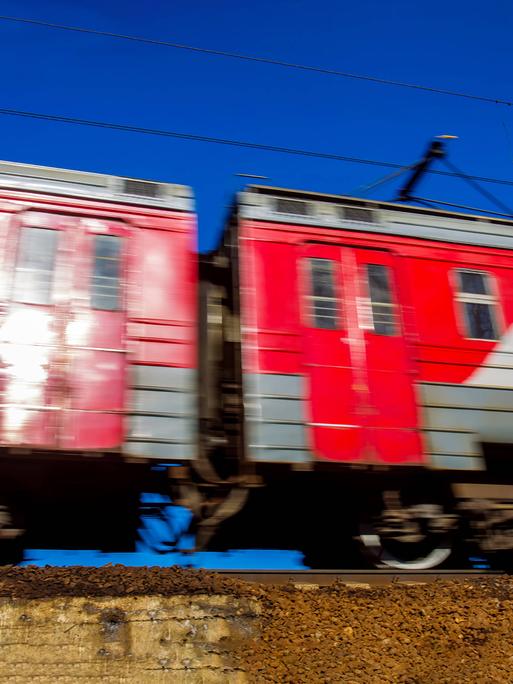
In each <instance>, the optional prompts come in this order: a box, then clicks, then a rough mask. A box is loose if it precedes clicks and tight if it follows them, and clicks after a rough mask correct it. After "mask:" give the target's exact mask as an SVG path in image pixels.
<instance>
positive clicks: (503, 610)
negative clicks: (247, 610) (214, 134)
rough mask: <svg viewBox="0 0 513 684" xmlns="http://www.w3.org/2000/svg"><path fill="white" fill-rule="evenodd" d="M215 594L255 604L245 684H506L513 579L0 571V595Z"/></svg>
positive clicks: (239, 650)
mask: <svg viewBox="0 0 513 684" xmlns="http://www.w3.org/2000/svg"><path fill="white" fill-rule="evenodd" d="M159 594H160V595H167V596H170V595H191V594H193V595H194V594H203V595H204V594H215V595H233V596H235V597H237V598H239V597H248V598H251V599H255V600H256V601H258V603H259V605H260V606H261V613H260V616H259V617H258V629H257V630H256V631H255V632H254V633H253V635H249V634H248V639H247V640H246V641H243V642H242V644H239V645H238V646H237V647H236V648H235V651H234V653H233V658H234V662H235V663H237V665H238V667H240V668H241V669H242V670H244V671H245V672H247V674H248V681H249V682H256V683H258V682H273V683H274V682H288V683H290V684H302V683H304V684H316V683H317V682H319V683H324V682H326V683H327V682H344V683H345V684H368V683H369V684H382V683H383V684H386V683H389V682H390V683H394V682H400V683H403V684H467V683H470V684H492V683H497V684H499V683H501V684H512V683H513V579H510V578H508V577H493V578H490V579H482V578H479V579H477V578H476V579H469V580H468V581H458V582H455V581H441V582H435V583H432V584H426V585H418V584H417V585H415V586H408V585H398V584H393V585H390V586H387V587H374V588H358V587H348V586H347V585H346V584H343V583H335V584H333V585H331V586H328V587H319V588H306V589H305V588H298V587H295V586H293V585H291V586H279V587H273V586H264V585H259V584H250V583H246V582H241V581H239V580H236V579H230V578H227V577H222V576H217V575H215V574H212V573H207V572H203V571H193V570H186V569H181V568H171V569H164V568H124V567H122V566H113V567H103V568H3V569H0V596H4V597H8V596H13V597H23V598H29V597H48V596H61V595H63V596H84V597H85V596H96V597H98V596H124V595H133V596H143V595H159Z"/></svg>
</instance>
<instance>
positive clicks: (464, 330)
mask: <svg viewBox="0 0 513 684" xmlns="http://www.w3.org/2000/svg"><path fill="white" fill-rule="evenodd" d="M460 273H474V274H477V275H481V276H483V277H484V284H485V289H486V290H487V291H488V292H487V294H473V293H471V292H462V291H461V287H462V284H461V278H460ZM451 280H452V286H453V288H452V289H453V292H454V303H455V307H456V321H457V326H458V329H459V333H460V335H461V337H463V338H464V339H466V340H469V341H472V342H498V341H499V340H500V338H501V335H502V332H503V330H504V318H503V311H502V304H501V297H500V292H499V287H498V283H497V278H496V276H495V274H494V273H491V272H490V271H485V270H482V269H479V268H469V267H463V268H461V267H455V268H453V269H452V272H451ZM464 304H486V305H488V306H489V307H490V311H491V320H492V325H493V326H494V332H495V337H493V338H491V337H472V336H471V335H470V332H471V331H470V326H469V322H468V318H467V314H466V311H465V307H464V306H463V305H464Z"/></svg>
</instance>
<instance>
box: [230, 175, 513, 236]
mask: <svg viewBox="0 0 513 684" xmlns="http://www.w3.org/2000/svg"><path fill="white" fill-rule="evenodd" d="M255 195H257V196H258V195H261V196H267V197H273V198H282V199H290V200H296V201H297V202H298V203H299V202H305V203H308V202H310V203H311V202H319V203H325V204H338V205H342V206H344V205H346V206H351V207H361V208H362V209H365V208H368V209H369V210H372V209H376V210H377V209H384V210H389V211H397V212H403V213H416V214H421V215H433V216H439V217H451V218H457V219H462V220H468V221H479V222H485V223H501V224H506V225H509V226H513V217H512V218H510V219H508V218H507V217H505V216H504V217H503V216H489V215H486V214H479V213H465V212H462V211H453V210H450V209H439V208H436V207H420V206H418V205H415V204H408V203H406V202H402V203H400V202H393V201H386V200H373V199H368V198H366V197H355V196H352V195H337V194H331V193H324V192H315V191H311V190H301V189H296V188H283V187H280V186H269V185H256V184H255V185H248V186H247V187H246V188H245V189H244V190H242V191H241V192H240V193H239V202H240V203H241V204H243V203H244V204H252V202H251V199H250V198H251V197H252V196H255ZM433 201H435V200H433ZM284 213H285V212H284Z"/></svg>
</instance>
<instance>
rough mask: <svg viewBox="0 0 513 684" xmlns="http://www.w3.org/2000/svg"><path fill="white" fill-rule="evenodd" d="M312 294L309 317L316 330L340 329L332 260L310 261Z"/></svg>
mask: <svg viewBox="0 0 513 684" xmlns="http://www.w3.org/2000/svg"><path fill="white" fill-rule="evenodd" d="M308 262H309V271H310V294H309V295H308V296H307V302H308V315H309V318H310V320H311V322H312V325H313V326H314V327H316V328H324V329H326V330H335V329H336V328H337V327H338V309H339V303H338V299H337V297H336V294H335V279H334V262H333V261H331V260H330V259H309V260H308Z"/></svg>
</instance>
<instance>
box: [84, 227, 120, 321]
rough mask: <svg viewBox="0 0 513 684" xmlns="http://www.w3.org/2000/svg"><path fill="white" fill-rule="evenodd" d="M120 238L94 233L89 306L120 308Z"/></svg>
mask: <svg viewBox="0 0 513 684" xmlns="http://www.w3.org/2000/svg"><path fill="white" fill-rule="evenodd" d="M120 256H121V238H119V237H116V236H115V235H95V237H94V267H93V274H92V283H91V306H92V307H93V309H101V310H103V311H118V310H119V308H120V302H119V299H120V297H119V294H120V271H121V268H120Z"/></svg>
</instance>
